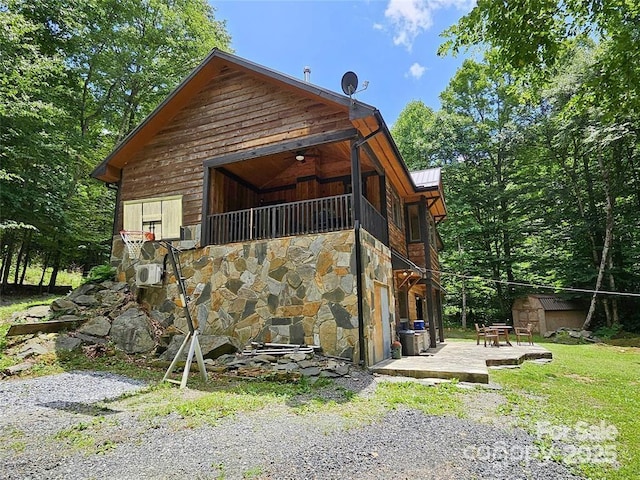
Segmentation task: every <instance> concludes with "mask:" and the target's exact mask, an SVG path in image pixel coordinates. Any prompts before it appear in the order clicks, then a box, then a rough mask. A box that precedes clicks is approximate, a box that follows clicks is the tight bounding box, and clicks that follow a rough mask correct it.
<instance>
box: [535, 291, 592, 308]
mask: <svg viewBox="0 0 640 480" xmlns="http://www.w3.org/2000/svg"><path fill="white" fill-rule="evenodd" d="M534 297H536V298H537V299H538V300H540V303H541V304H542V308H544V309H545V310H550V311H553V310H583V308H582V307H580V305H578V304H577V303H575V302H571V301H569V300H563V299H562V298H559V297H556V296H553V295H534Z"/></svg>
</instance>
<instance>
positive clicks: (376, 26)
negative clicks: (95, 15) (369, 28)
mask: <svg viewBox="0 0 640 480" xmlns="http://www.w3.org/2000/svg"><path fill="white" fill-rule="evenodd" d="M373 29H374V30H384V25H382V24H381V23H377V22H376V23H374V24H373Z"/></svg>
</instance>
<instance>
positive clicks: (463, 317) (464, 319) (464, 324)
mask: <svg viewBox="0 0 640 480" xmlns="http://www.w3.org/2000/svg"><path fill="white" fill-rule="evenodd" d="M460 320H461V321H462V328H467V288H466V280H465V279H464V278H463V279H462V314H461V315H460Z"/></svg>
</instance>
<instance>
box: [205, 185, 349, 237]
mask: <svg viewBox="0 0 640 480" xmlns="http://www.w3.org/2000/svg"><path fill="white" fill-rule="evenodd" d="M352 201H353V200H352V196H351V195H350V194H347V195H338V196H335V197H325V198H316V199H313V200H304V201H301V202H292V203H283V204H280V205H271V206H268V207H257V208H248V209H246V210H237V211H235V212H227V213H220V214H217V215H209V216H208V217H207V222H206V225H205V228H206V239H207V240H208V244H210V245H216V244H224V243H233V242H245V241H249V240H260V239H265V238H278V237H286V236H290V235H307V234H313V233H324V232H333V231H337V230H345V229H348V228H352V227H353V214H352Z"/></svg>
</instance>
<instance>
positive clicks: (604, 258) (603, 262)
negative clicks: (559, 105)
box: [582, 156, 613, 330]
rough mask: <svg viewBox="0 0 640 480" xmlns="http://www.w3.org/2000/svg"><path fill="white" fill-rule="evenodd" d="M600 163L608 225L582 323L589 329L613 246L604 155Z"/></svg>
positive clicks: (611, 212) (610, 200) (611, 215)
mask: <svg viewBox="0 0 640 480" xmlns="http://www.w3.org/2000/svg"><path fill="white" fill-rule="evenodd" d="M598 165H599V166H600V172H601V174H602V179H603V180H604V182H603V183H604V191H605V197H606V202H605V211H606V215H607V221H606V227H605V235H604V245H603V246H602V254H601V255H600V267H599V268H598V277H597V279H596V287H595V289H594V290H595V291H594V292H593V296H592V297H591V304H590V305H589V312H588V313H587V318H586V319H585V321H584V324H583V325H582V329H583V330H588V329H589V325H591V321H592V320H593V315H594V313H595V311H596V300H597V298H598V290H600V287H601V286H602V279H603V277H604V272H605V270H606V267H607V262H608V258H609V248H610V246H611V240H612V238H613V198H612V196H611V189H610V186H609V172H608V171H607V169H606V167H605V165H604V162H603V160H602V156H599V157H598Z"/></svg>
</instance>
